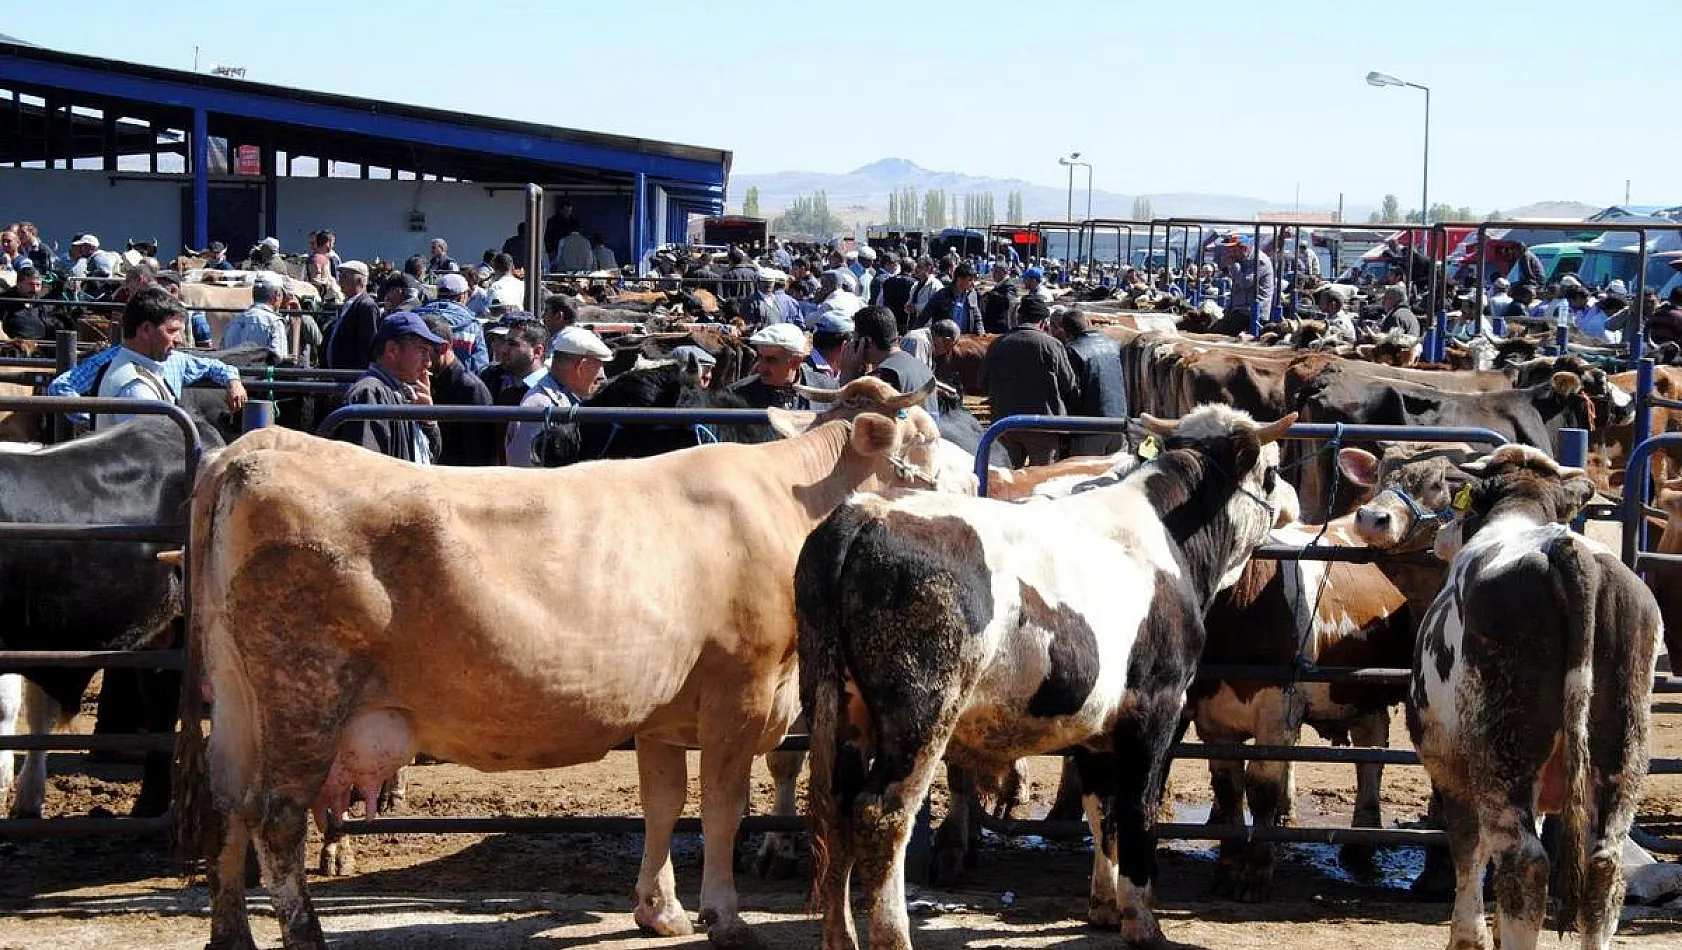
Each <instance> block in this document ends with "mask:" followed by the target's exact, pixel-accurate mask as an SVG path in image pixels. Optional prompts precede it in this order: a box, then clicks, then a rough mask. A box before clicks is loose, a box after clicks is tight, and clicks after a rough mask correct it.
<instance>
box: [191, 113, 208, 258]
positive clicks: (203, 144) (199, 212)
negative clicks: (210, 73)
mask: <svg viewBox="0 0 1682 950" xmlns="http://www.w3.org/2000/svg"><path fill="white" fill-rule="evenodd" d="M192 154H193V248H194V249H195V250H198V249H203V248H205V247H207V246H208V245H209V244H210V238H209V236H208V235H209V233H210V117H209V116H208V115H206V114H205V111H204V110H203V109H194V110H193V153H192Z"/></svg>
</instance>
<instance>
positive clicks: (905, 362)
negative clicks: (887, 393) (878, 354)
mask: <svg viewBox="0 0 1682 950" xmlns="http://www.w3.org/2000/svg"><path fill="white" fill-rule="evenodd" d="M870 375H872V376H874V377H876V378H877V379H880V380H882V381H883V382H885V383H887V384H888V385H890V386H892V387H893V388H895V389H897V390H899V391H900V392H902V393H912V392H916V391H917V390H919V389H922V388H923V387H924V386H927V385H928V383H929V380H931V379H933V378H934V370H932V369H929V365H928V364H927V363H925V362H923V361H922V360H920V359H918V358H917V357H915V356H912V355H911V354H910V353H907V352H905V351H904V350H901V349H895V350H894V351H893V352H892V353H890V354H888V356H887V358H886V359H884V360H882V362H880V363H877V364H876V368H875V369H874V370H872V371H871V373H870ZM923 408H924V409H926V410H928V413H929V415H930V416H931V417H934V418H939V417H940V402H939V400H938V399H937V398H936V395H935V394H934V393H929V398H928V399H927V400H925V401H924V402H923Z"/></svg>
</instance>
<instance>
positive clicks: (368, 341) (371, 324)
mask: <svg viewBox="0 0 1682 950" xmlns="http://www.w3.org/2000/svg"><path fill="white" fill-rule="evenodd" d="M379 328H380V305H379V302H378V301H376V300H374V297H373V295H372V294H366V293H364V294H358V295H357V296H356V299H354V300H351V301H349V302H348V303H346V304H345V305H344V306H343V307H341V308H340V309H339V318H338V319H337V320H335V321H334V322H333V328H332V329H331V330H329V331H328V332H327V353H326V358H327V368H328V369H362V368H363V367H365V366H367V365H368V364H370V363H372V362H374V357H375V355H376V354H375V353H374V334H375V333H377V332H379Z"/></svg>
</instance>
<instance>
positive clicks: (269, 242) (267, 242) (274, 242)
mask: <svg viewBox="0 0 1682 950" xmlns="http://www.w3.org/2000/svg"><path fill="white" fill-rule="evenodd" d="M258 243H259V244H262V245H264V246H265V247H269V248H273V249H274V250H277V251H278V250H280V238H272V237H266V238H264V239H263V240H261V241H259V242H258Z"/></svg>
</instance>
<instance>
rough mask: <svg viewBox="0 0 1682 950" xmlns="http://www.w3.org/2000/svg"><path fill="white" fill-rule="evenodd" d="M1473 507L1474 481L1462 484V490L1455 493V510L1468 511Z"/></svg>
mask: <svg viewBox="0 0 1682 950" xmlns="http://www.w3.org/2000/svg"><path fill="white" fill-rule="evenodd" d="M1471 509H1472V483H1471V482H1467V483H1466V484H1464V485H1461V486H1460V490H1459V491H1458V492H1455V493H1454V510H1455V511H1459V512H1467V511H1470V510H1471Z"/></svg>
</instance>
